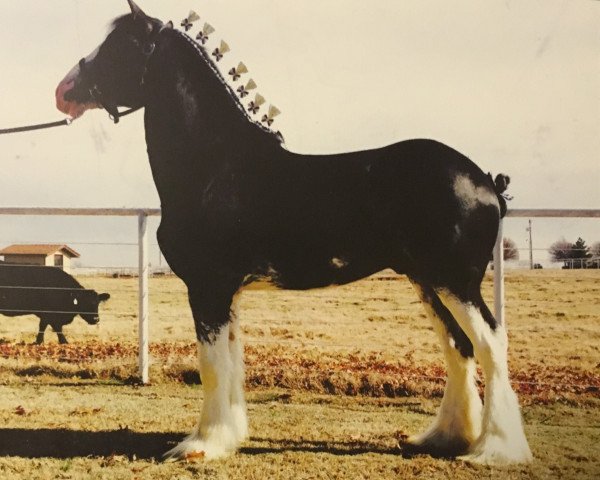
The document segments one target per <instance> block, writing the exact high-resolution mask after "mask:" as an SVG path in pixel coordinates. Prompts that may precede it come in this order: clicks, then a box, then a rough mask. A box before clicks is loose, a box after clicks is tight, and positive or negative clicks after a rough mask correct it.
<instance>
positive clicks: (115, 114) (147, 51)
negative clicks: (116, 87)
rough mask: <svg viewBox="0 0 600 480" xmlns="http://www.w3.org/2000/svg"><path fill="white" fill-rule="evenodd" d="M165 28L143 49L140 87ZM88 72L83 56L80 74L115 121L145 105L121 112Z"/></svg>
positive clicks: (90, 92)
mask: <svg viewBox="0 0 600 480" xmlns="http://www.w3.org/2000/svg"><path fill="white" fill-rule="evenodd" d="M165 28H166V27H165V25H162V26H161V28H160V29H159V30H158V32H156V34H155V35H154V36H153V37H154V38H153V40H152V41H150V42H148V43H147V44H145V45H144V47H143V49H142V54H143V55H144V57H145V63H144V71H143V73H142V77H141V79H140V85H139V86H140V88H142V87H143V85H144V77H145V76H146V70H147V68H148V61H149V60H150V57H151V56H152V54H153V53H154V50H155V49H156V40H158V36H159V35H160V33H161V32H162V31H163V30H164V29H165ZM88 72H89V67H88V66H87V64H86V61H85V58H82V59H81V60H79V75H80V77H81V79H82V81H83V82H84V83H85V84H87V85H89V87H88V91H89V94H90V96H91V97H92V99H93V100H94V102H96V103H97V104H98V105H100V106H101V107H102V108H103V109H104V110H106V111H107V112H108V116H109V118H110V119H111V120H112V121H113V122H114V123H119V119H120V118H121V117H124V116H125V115H129V114H130V113H133V112H135V111H137V110H139V109H140V108H142V107H143V105H140V106H139V107H135V108H130V109H128V110H125V111H122V112H119V109H118V106H117V103H116V102H115V101H114V100H113V99H111V98H110V97H109V96H108V95H106V94H105V93H104V92H103V91H102V90H101V89H100V87H99V86H98V83H97V82H88V81H87V78H86V77H87V76H88V75H89V74H88Z"/></svg>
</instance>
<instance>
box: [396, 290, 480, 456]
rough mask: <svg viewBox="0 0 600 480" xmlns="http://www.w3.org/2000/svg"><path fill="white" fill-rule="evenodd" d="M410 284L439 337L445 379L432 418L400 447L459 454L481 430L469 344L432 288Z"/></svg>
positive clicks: (453, 454)
mask: <svg viewBox="0 0 600 480" xmlns="http://www.w3.org/2000/svg"><path fill="white" fill-rule="evenodd" d="M413 286H414V287H415V289H416V291H417V293H418V294H419V297H420V299H421V301H422V302H423V306H424V307H425V311H426V312H427V315H428V316H429V318H430V319H431V322H432V324H433V327H434V330H435V331H436V333H437V334H438V337H439V339H440V342H441V345H442V350H443V353H444V357H445V359H446V369H447V379H446V387H445V389H444V397H443V399H442V403H441V405H440V409H439V411H438V413H437V416H436V417H435V420H434V421H433V423H432V424H431V425H430V426H429V428H428V429H427V430H425V432H423V433H421V434H419V435H414V436H412V437H409V439H408V440H407V442H406V443H405V444H404V445H403V449H404V450H405V451H408V452H426V453H429V454H432V455H436V456H455V455H460V454H462V453H465V452H467V451H468V449H469V447H470V446H471V444H472V443H473V442H475V440H476V439H477V438H478V437H479V433H480V430H481V409H482V407H481V399H480V398H479V394H478V391H477V386H476V383H475V382H476V366H475V359H474V358H473V346H472V344H471V342H470V341H469V339H468V338H467V337H466V335H465V334H464V332H463V331H462V330H461V329H460V327H459V326H458V324H457V323H456V320H455V319H454V317H453V316H452V314H451V313H450V312H449V311H448V309H447V308H446V307H445V306H444V305H443V304H442V302H441V301H440V299H439V298H438V296H437V295H436V293H435V292H434V291H433V289H432V288H431V287H429V286H426V285H421V284H418V283H415V282H414V281H413Z"/></svg>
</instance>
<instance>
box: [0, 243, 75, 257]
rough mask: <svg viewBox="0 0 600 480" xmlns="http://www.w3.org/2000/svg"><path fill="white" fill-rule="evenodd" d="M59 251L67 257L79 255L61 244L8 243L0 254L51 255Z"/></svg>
mask: <svg viewBox="0 0 600 480" xmlns="http://www.w3.org/2000/svg"><path fill="white" fill-rule="evenodd" d="M57 252H61V253H63V254H65V255H67V256H68V257H75V258H77V257H79V256H80V255H79V253H77V252H76V251H75V250H73V249H72V248H71V247H69V246H67V245H62V244H35V245H32V244H30V245H19V244H15V245H10V246H8V247H6V248H3V249H2V250H0V255H52V254H53V253H57Z"/></svg>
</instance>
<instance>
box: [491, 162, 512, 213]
mask: <svg viewBox="0 0 600 480" xmlns="http://www.w3.org/2000/svg"><path fill="white" fill-rule="evenodd" d="M488 177H489V179H490V181H491V182H492V183H493V185H494V191H495V192H496V195H497V197H498V202H499V203H500V218H504V216H505V215H506V211H507V209H508V207H507V206H506V201H507V200H511V199H512V197H510V196H509V195H507V194H505V193H504V192H506V189H507V188H508V185H509V183H510V177H509V176H508V175H504V174H503V173H499V174H498V175H496V178H495V179H493V180H492V174H491V173H488Z"/></svg>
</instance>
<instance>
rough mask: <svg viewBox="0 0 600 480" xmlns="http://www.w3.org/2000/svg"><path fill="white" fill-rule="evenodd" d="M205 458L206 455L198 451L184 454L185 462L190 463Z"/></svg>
mask: <svg viewBox="0 0 600 480" xmlns="http://www.w3.org/2000/svg"><path fill="white" fill-rule="evenodd" d="M205 456H206V453H205V452H204V451H200V452H190V453H186V454H185V461H186V462H190V461H192V462H193V461H196V460H202V459H203V458H204V457H205Z"/></svg>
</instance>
